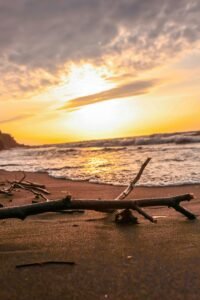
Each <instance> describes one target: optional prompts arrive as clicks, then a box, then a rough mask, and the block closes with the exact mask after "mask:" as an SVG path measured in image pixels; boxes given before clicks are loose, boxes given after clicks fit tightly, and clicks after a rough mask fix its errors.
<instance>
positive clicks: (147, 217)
mask: <svg viewBox="0 0 200 300" xmlns="http://www.w3.org/2000/svg"><path fill="white" fill-rule="evenodd" d="M135 210H136V211H137V212H138V213H139V214H140V215H142V216H143V217H144V218H145V219H147V220H149V221H150V222H152V223H157V220H155V219H154V218H152V216H150V215H149V214H147V213H146V212H145V211H144V210H143V209H141V208H140V207H139V206H138V205H135Z"/></svg>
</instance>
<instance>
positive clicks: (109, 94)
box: [61, 80, 157, 110]
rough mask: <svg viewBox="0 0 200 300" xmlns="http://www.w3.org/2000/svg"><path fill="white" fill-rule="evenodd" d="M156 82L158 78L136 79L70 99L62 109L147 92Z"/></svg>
mask: <svg viewBox="0 0 200 300" xmlns="http://www.w3.org/2000/svg"><path fill="white" fill-rule="evenodd" d="M156 82H157V81H156V80H149V81H148V80H146V81H135V82H131V83H128V84H125V85H122V86H120V87H116V88H112V89H110V90H107V91H104V92H100V93H96V94H93V95H89V96H84V97H78V98H75V99H71V100H69V101H68V102H67V103H66V104H65V105H64V106H63V107H61V109H63V110H74V109H77V108H80V107H82V106H85V105H88V104H93V103H97V102H102V101H107V100H112V99H116V98H117V99H120V98H128V97H131V96H136V95H141V94H146V93H147V92H148V91H149V89H150V88H151V87H153V86H154V85H155V83H156Z"/></svg>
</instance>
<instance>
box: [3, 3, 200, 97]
mask: <svg viewBox="0 0 200 300" xmlns="http://www.w3.org/2000/svg"><path fill="white" fill-rule="evenodd" d="M199 14H200V2H199V0H179V1H174V0H168V1H163V0H151V1H149V0H143V1H141V0H115V1H113V0H106V1H102V0H84V1H83V0H62V1H55V0H42V1H41V0H15V1H13V0H7V1H4V0H0V20H1V31H0V62H1V63H0V76H1V78H5V77H6V78H8V83H10V89H11V83H12V81H13V80H15V81H16V82H17V84H18V81H19V82H20V78H21V72H22V71H21V68H23V70H24V72H25V73H28V72H34V70H38V69H40V70H43V71H44V72H47V73H48V72H49V73H51V74H53V76H55V77H56V76H57V74H56V70H57V69H59V68H61V67H62V66H63V65H64V64H68V63H70V62H72V61H73V62H79V61H81V60H84V61H85V60H86V61H87V60H88V61H93V62H95V64H97V63H100V64H101V63H102V64H105V63H109V61H110V58H111V57H116V59H115V63H116V64H117V67H119V68H120V67H124V66H125V67H128V68H130V69H131V68H132V69H134V70H137V71H138V72H139V71H140V70H146V69H150V68H153V67H154V66H157V65H159V64H162V63H165V62H166V60H167V59H171V57H175V56H176V55H178V54H179V53H181V52H182V51H185V49H193V48H194V45H195V43H197V42H198V41H199V38H200V22H199ZM33 75H34V74H33ZM13 77H14V79H13ZM55 80H56V79H55ZM53 81H54V79H53ZM28 82H29V76H28V77H27V83H25V84H23V85H22V87H20V85H19V89H21V90H22V92H23V91H24V90H25V89H29V88H33V89H34V88H35V89H36V87H35V86H33V87H32V86H31V87H29V85H28ZM26 84H27V86H26ZM42 84H43V81H42ZM50 84H51V83H50Z"/></svg>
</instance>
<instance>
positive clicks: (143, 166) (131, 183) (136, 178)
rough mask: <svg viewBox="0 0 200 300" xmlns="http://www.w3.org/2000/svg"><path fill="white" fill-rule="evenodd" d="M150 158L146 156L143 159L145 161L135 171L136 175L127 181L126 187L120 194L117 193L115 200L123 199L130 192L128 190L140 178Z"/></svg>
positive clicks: (131, 188) (132, 187)
mask: <svg viewBox="0 0 200 300" xmlns="http://www.w3.org/2000/svg"><path fill="white" fill-rule="evenodd" d="M150 160H151V158H150V157H148V158H147V159H146V160H145V162H144V163H143V164H142V166H141V168H140V170H139V172H138V173H137V175H136V176H135V178H134V179H133V180H132V181H131V182H130V183H129V185H128V186H127V188H126V189H125V190H124V191H123V192H122V193H121V194H119V196H117V197H116V198H115V200H123V199H125V198H126V197H127V196H128V195H129V194H130V192H131V191H132V190H133V189H134V187H135V185H136V183H137V182H138V181H139V180H140V177H141V176H142V173H143V172H144V169H145V168H146V166H147V165H148V163H149V162H150Z"/></svg>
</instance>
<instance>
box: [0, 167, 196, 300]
mask: <svg viewBox="0 0 200 300" xmlns="http://www.w3.org/2000/svg"><path fill="white" fill-rule="evenodd" d="M20 177H21V173H20V172H7V171H0V182H3V181H6V180H16V179H17V180H18V179H20ZM26 179H28V180H30V181H34V182H39V183H43V184H45V185H46V187H47V189H48V190H49V191H50V192H51V194H50V195H49V198H50V199H59V198H62V197H63V196H65V195H66V194H67V193H70V194H71V195H72V196H73V198H74V199H81V198H85V199H86V198H87V199H98V198H101V199H114V198H115V197H116V196H117V195H118V194H119V193H120V192H121V191H122V190H123V189H124V187H120V186H112V185H100V184H92V183H87V182H74V181H67V180H62V179H55V178H51V177H49V176H48V175H47V174H45V173H26ZM184 193H193V194H194V195H195V199H194V200H192V201H191V202H190V203H184V207H186V208H187V207H188V209H190V211H192V212H193V213H195V214H196V215H197V216H198V214H199V207H200V185H187V186H177V187H136V188H135V189H134V191H133V192H132V193H131V194H130V195H129V196H128V198H129V199H134V198H147V197H148V198H149V197H160V196H165V197H168V196H172V195H177V194H184ZM33 198H34V197H33V195H32V194H31V193H30V192H27V191H22V190H20V191H17V192H15V194H14V196H13V197H11V199H12V201H10V200H9V199H10V198H8V197H5V196H4V195H0V203H1V204H3V205H4V206H16V205H24V204H28V203H31V202H32V200H33ZM146 211H148V212H149V213H150V214H151V215H152V216H154V217H155V218H157V220H158V223H157V224H152V223H150V222H149V221H147V220H145V219H143V218H141V217H139V221H140V224H139V225H136V226H131V225H124V226H122V225H121V226H120V225H116V224H115V223H113V222H110V221H108V220H107V219H105V218H104V217H105V213H100V212H93V211H85V213H82V214H80V213H77V214H67V215H66V214H60V213H45V214H40V215H35V216H30V217H27V219H25V220H24V221H21V220H17V219H9V220H1V221H0V236H1V242H0V265H1V268H0V282H1V289H0V299H2V300H10V299H20V300H23V299H161V298H162V299H199V277H200V269H199V262H200V256H199V249H200V240H199V232H200V223H199V220H198V219H197V220H195V221H189V220H187V219H186V218H185V217H184V216H182V215H180V214H179V213H177V212H176V211H174V210H173V209H168V208H163V207H159V208H158V207H157V208H148V209H146ZM45 261H65V262H67V263H68V264H49V265H42V266H37V265H36V266H29V267H24V268H16V266H18V265H21V264H31V263H38V262H45Z"/></svg>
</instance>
